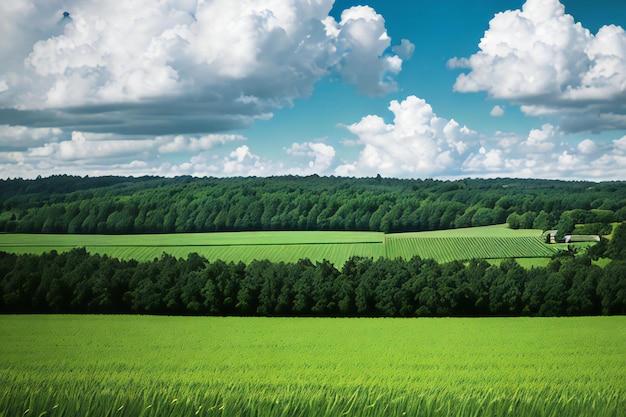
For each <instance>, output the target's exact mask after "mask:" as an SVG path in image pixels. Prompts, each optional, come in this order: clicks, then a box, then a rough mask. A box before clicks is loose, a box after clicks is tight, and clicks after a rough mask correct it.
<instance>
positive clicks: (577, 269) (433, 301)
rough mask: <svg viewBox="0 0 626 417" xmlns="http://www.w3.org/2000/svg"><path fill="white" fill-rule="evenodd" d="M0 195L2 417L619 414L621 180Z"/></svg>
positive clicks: (12, 185) (106, 181) (265, 185)
mask: <svg viewBox="0 0 626 417" xmlns="http://www.w3.org/2000/svg"><path fill="white" fill-rule="evenodd" d="M207 182H210V184H211V186H210V187H209V186H207V185H206V183H207ZM50 183H55V186H54V187H52V186H50ZM257 189H264V190H265V194H263V196H262V199H261V201H262V204H257V205H256V208H257V210H256V211H255V213H256V216H257V217H250V213H251V207H250V205H251V204H255V203H254V201H255V199H250V198H249V196H250V195H252V196H254V195H255V194H256V192H257V191H256V190H257ZM0 190H2V192H0V200H1V204H2V205H1V207H2V213H1V214H0V226H1V227H3V228H4V230H5V232H4V233H3V234H0V295H1V298H0V300H1V301H0V310H1V311H2V312H4V313H13V314H9V315H3V316H0V328H1V330H2V334H3V335H5V337H3V339H2V342H0V351H2V352H3V358H5V361H4V365H3V368H2V373H1V375H0V378H2V379H1V381H2V383H1V386H2V387H4V388H3V390H2V392H0V404H2V408H1V409H0V413H1V415H3V416H5V415H6V416H10V415H15V414H26V415H28V414H32V415H35V414H36V415H50V416H68V415H75V414H76V413H78V414H80V415H83V414H84V415H110V416H116V415H119V416H122V415H129V416H131V415H141V416H163V415H169V416H183V415H206V416H212V415H219V416H254V415H282V416H343V415H358V416H379V415H396V416H404V415H416V416H422V415H424V416H448V415H451V414H453V415H459V416H476V415H504V414H507V415H509V414H510V415H520V416H521V415H524V416H561V415H581V416H582V415H585V416H588V415H592V416H596V415H597V416H621V415H622V410H623V409H624V407H625V406H626V403H625V402H624V398H626V395H625V394H626V387H625V386H624V384H623V381H624V378H625V377H626V373H625V371H624V369H626V357H625V356H624V354H623V352H624V350H625V349H626V345H625V344H624V341H625V340H626V320H624V315H625V314H626V292H625V291H624V289H625V288H626V221H625V220H626V219H625V218H624V215H625V214H626V212H625V211H624V209H623V208H624V207H626V184H624V183H622V182H601V183H593V184H592V183H579V182H555V181H546V180H516V179H497V180H463V181H432V180H429V181H421V180H387V179H380V178H378V179H377V178H370V179H367V178H365V179H345V178H323V177H308V178H299V177H274V178H238V179H234V178H233V179H211V178H206V179H200V178H198V179H195V178H174V179H164V178H152V177H146V178H141V179H138V178H123V177H109V178H79V177H50V178H42V179H36V180H30V181H24V180H4V181H2V187H0ZM370 190H374V191H370ZM464 190H469V191H467V192H465V191H464ZM556 190H560V192H561V194H559V192H557V191H556ZM153 194H155V196H154V197H153ZM294 195H297V196H298V197H297V198H296V197H294ZM223 196H228V197H227V198H228V199H229V204H224V203H221V202H220V200H221V199H222V198H225V197H223ZM391 196H393V197H394V198H391ZM155 198H156V199H158V200H160V201H161V204H159V205H154V204H153V203H146V202H147V201H151V200H153V199H155ZM370 199H371V200H372V202H370V201H369V200H370ZM381 200H382V203H383V204H384V205H385V213H393V215H387V214H385V215H381V214H382V213H380V214H377V213H379V204H377V203H378V202H379V201H381ZM179 201H180V202H183V205H182V206H180V207H181V210H180V212H179V211H177V212H176V215H175V219H176V221H175V222H174V223H173V228H172V229H170V230H171V232H170V233H166V232H165V230H164V228H167V227H169V226H167V224H168V220H167V218H168V217H169V216H171V213H169V212H167V211H163V212H162V213H161V214H159V215H158V217H157V218H159V219H161V222H154V221H153V220H149V219H154V218H155V217H154V216H155V213H154V211H157V210H162V208H168V210H177V209H175V207H177V206H178V205H177V204H178V203H177V202H179ZM566 205H567V206H566ZM144 207H146V208H144ZM199 207H216V208H215V209H214V210H213V211H212V212H211V217H212V218H213V221H212V222H211V223H208V222H206V221H205V222H204V223H202V224H200V222H198V221H197V220H189V219H198V216H199V215H201V214H202V209H199ZM219 207H222V208H223V210H224V211H219V209H218V208H219ZM299 207H301V208H299ZM345 207H347V208H349V209H347V208H345ZM357 207H369V208H368V209H366V210H365V211H362V212H359V211H358V210H357ZM215 210H217V212H215ZM268 210H271V214H272V216H271V217H270V215H269V214H268V213H267V211H268ZM312 210H314V211H316V212H317V213H319V214H318V215H317V217H315V218H312V217H311V218H310V219H306V222H305V220H303V216H304V214H306V213H310V212H311V211H312ZM534 210H537V211H534ZM52 212H54V213H56V215H54V216H52V215H51V214H50V213H52ZM120 212H126V213H130V212H132V213H134V214H133V216H131V217H127V214H124V215H123V216H121V215H120ZM220 213H221V214H220ZM323 213H325V214H323ZM204 214H205V215H206V214H207V213H204ZM477 214H478V215H477ZM409 215H411V217H409ZM90 216H92V217H93V220H91V219H90ZM377 216H380V217H379V219H377ZM122 218H123V219H126V221H125V222H124V224H125V225H126V227H130V228H131V229H129V230H122V229H121V228H122V226H121V225H119V223H115V222H116V221H117V220H116V219H122ZM220 218H223V219H224V220H220ZM48 219H53V221H54V224H52V225H51V224H50V221H49V220H48ZM76 219H79V220H80V222H79V221H77V220H76ZM143 219H145V220H143ZM244 219H245V221H244ZM279 219H284V220H279ZM287 219H292V220H287ZM372 219H374V220H372ZM383 219H384V220H383ZM503 221H504V223H501V222H503ZM90 222H93V223H92V224H95V227H96V228H102V229H101V230H100V233H89V232H93V230H84V231H83V230H82V228H85V227H88V225H89V224H90ZM147 222H148V223H147ZM222 222H223V223H222ZM358 222H360V223H358ZM146 223H147V224H146ZM357 223H358V224H360V225H361V227H360V228H359V230H352V229H357V228H356V227H355V226H354V225H356V224H357ZM114 224H117V226H113V225H114ZM331 224H332V225H333V226H334V227H331V226H330V225H331ZM177 225H178V226H177ZM188 225H194V227H195V228H196V229H195V230H194V231H190V230H187V229H186V227H188ZM235 225H237V226H235ZM301 225H307V227H306V228H305V230H298V229H299V226H301ZM455 226H456V227H455ZM71 227H78V228H79V229H77V230H75V231H74V233H69V230H68V229H69V228H71ZM115 227H117V229H115V232H113V230H109V229H108V228H111V229H113V228H115ZM177 227H182V229H178V230H177ZM383 228H384V229H385V230H383ZM259 229H260V230H259ZM105 230H108V231H109V233H104V231H105ZM134 230H139V231H140V233H132V232H133V231H134ZM607 232H608V233H607ZM566 236H571V237H576V236H578V237H588V236H596V237H598V241H596V240H594V239H592V241H586V240H589V239H586V238H582V239H577V238H573V239H572V238H571V237H570V238H568V239H569V240H570V241H571V242H570V243H564V241H565V237H566ZM554 239H555V241H556V243H551V240H554ZM15 313H19V314H15ZM25 313H29V314H25ZM43 313H46V314H43ZM68 313H69V314H68ZM607 315H608V316H609V317H607ZM207 316H209V317H207ZM93 375H98V377H96V378H95V379H94V378H93Z"/></svg>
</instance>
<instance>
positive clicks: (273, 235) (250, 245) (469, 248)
mask: <svg viewBox="0 0 626 417" xmlns="http://www.w3.org/2000/svg"><path fill="white" fill-rule="evenodd" d="M74 247H85V248H86V249H87V250H88V251H89V252H92V253H100V254H107V255H109V256H113V257H117V258H121V259H131V258H134V259H137V260H142V261H145V260H152V259H154V258H155V257H159V256H160V255H161V254H162V253H163V252H167V253H170V254H172V255H174V256H177V257H186V256H187V255H188V254H189V253H191V252H197V253H198V254H200V255H202V256H204V257H206V258H207V259H209V260H211V261H213V260H217V259H221V260H224V261H227V262H229V261H235V262H238V261H243V262H250V261H252V260H253V259H269V260H270V261H274V262H279V261H285V262H296V261H298V260H299V259H303V258H309V259H311V260H312V261H313V262H315V261H322V260H324V259H327V260H329V261H330V262H332V263H333V264H335V265H338V266H340V265H343V264H344V263H345V261H346V260H347V259H349V258H350V257H351V256H363V257H371V258H374V259H377V258H379V257H381V256H387V257H390V258H397V257H402V258H405V259H410V258H412V257H413V256H415V255H419V256H421V257H422V258H433V259H435V260H437V261H439V262H448V261H452V260H457V259H458V260H467V259H472V258H485V259H501V258H538V259H539V258H549V257H550V256H552V255H553V254H554V253H555V251H556V249H555V246H554V245H552V246H551V245H546V244H545V243H543V241H542V239H541V231H538V230H511V229H509V228H508V227H506V225H498V226H486V227H474V228H467V229H454V230H443V231H435V232H419V233H394V234H386V235H385V234H383V233H377V232H234V233H190V234H165V235H158V234H157V235H119V236H115V235H113V236H112V235H45V234H44V235H27V234H0V250H4V251H9V252H14V253H44V252H49V251H51V250H53V249H54V250H56V251H59V252H60V251H65V250H70V249H71V248H74Z"/></svg>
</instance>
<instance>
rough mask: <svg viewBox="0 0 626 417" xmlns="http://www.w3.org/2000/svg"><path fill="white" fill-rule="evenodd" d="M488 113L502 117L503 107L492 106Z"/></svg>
mask: <svg viewBox="0 0 626 417" xmlns="http://www.w3.org/2000/svg"><path fill="white" fill-rule="evenodd" d="M489 114H491V116H493V117H502V116H504V109H503V108H502V107H500V106H494V107H493V109H491V112H490V113H489Z"/></svg>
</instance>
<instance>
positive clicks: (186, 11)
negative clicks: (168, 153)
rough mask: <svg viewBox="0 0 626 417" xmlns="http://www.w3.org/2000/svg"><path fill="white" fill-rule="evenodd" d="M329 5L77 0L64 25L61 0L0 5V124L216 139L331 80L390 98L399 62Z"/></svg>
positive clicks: (378, 35)
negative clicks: (334, 13)
mask: <svg viewBox="0 0 626 417" xmlns="http://www.w3.org/2000/svg"><path fill="white" fill-rule="evenodd" d="M333 2H334V1H333V0H311V1H306V2H303V1H299V0H250V1H246V2H238V1H237V2H233V1H230V0H215V1H210V2H202V1H193V0H172V1H167V2H154V1H149V0H138V1H133V2H100V1H96V0H86V1H81V2H71V3H69V4H70V5H71V9H70V10H68V12H69V13H70V16H69V17H67V18H65V17H64V18H61V17H62V16H63V13H64V11H66V9H65V7H69V6H67V5H68V3H67V2H65V1H59V0H45V1H44V0H34V1H27V0H14V1H11V2H3V3H2V5H1V6H0V15H1V17H0V19H2V24H1V25H0V56H2V63H1V64H0V124H11V125H22V126H28V127H57V128H62V129H64V130H67V131H71V130H79V131H87V132H108V133H122V134H153V135H166V134H179V133H215V132H219V131H224V130H227V129H233V128H241V127H245V126H247V125H249V124H250V123H251V122H252V121H253V120H255V119H266V118H269V117H271V115H272V111H273V110H274V109H276V108H280V107H284V106H289V105H291V104H292V103H293V100H295V99H297V98H300V97H306V96H308V95H310V94H311V92H312V90H313V88H314V85H315V83H316V82H317V81H319V80H320V79H321V78H323V77H326V76H329V75H332V74H336V75H337V76H339V77H340V78H341V79H342V80H343V81H344V82H346V83H350V84H353V85H354V86H355V87H356V88H357V89H358V90H359V91H361V92H363V93H365V94H370V95H381V94H386V93H388V92H390V91H394V90H395V89H396V84H395V81H394V79H393V76H394V75H396V74H398V73H399V72H400V71H401V68H402V58H400V57H399V56H398V55H396V53H394V52H393V51H392V50H391V38H389V36H387V32H386V29H385V22H384V19H383V17H382V16H381V15H379V14H377V13H376V12H375V11H374V9H372V8H370V7H367V6H359V7H353V8H351V9H348V10H345V11H344V12H343V13H342V15H341V19H340V21H335V19H333V18H332V17H330V16H329V15H328V13H329V11H330V10H331V8H332V5H333ZM59 19H60V20H59ZM399 46H400V47H401V48H400V50H399V52H400V53H401V54H403V55H404V56H407V53H408V51H409V50H410V43H409V44H407V43H406V42H404V43H402V44H401V45H399Z"/></svg>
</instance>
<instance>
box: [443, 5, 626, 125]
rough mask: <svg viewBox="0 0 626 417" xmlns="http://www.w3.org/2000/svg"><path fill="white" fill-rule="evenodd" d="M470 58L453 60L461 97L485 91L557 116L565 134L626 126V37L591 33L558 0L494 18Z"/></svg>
mask: <svg viewBox="0 0 626 417" xmlns="http://www.w3.org/2000/svg"><path fill="white" fill-rule="evenodd" d="M478 47H479V49H480V50H479V51H478V52H477V53H476V54H474V55H472V56H470V57H469V58H453V59H451V60H450V61H449V62H448V67H450V68H467V69H469V72H467V73H463V74H461V75H459V76H458V78H457V80H456V83H455V85H454V89H455V90H456V91H458V92H478V91H485V92H487V93H488V95H489V96H490V97H491V98H495V99H505V100H510V101H511V102H513V103H515V104H519V105H521V109H522V111H523V112H524V113H526V114H527V115H532V116H545V115H556V116H559V117H560V118H561V123H560V125H561V128H562V129H564V130H565V131H584V130H594V131H600V130H611V129H621V128H626V32H624V29H623V28H621V27H619V26H614V25H609V26H604V27H601V28H600V30H599V31H598V32H597V33H596V34H592V33H591V32H590V31H589V30H588V29H586V28H584V27H583V26H582V25H581V24H580V23H576V22H575V20H574V18H573V17H572V16H571V15H568V14H566V13H565V7H564V6H563V5H562V4H561V3H560V2H559V1H558V0H527V1H526V3H525V4H524V5H523V7H522V10H510V11H506V12H503V13H499V14H497V15H496V16H495V17H494V18H493V19H492V20H491V22H490V24H489V29H488V30H487V31H486V32H485V34H484V37H483V38H482V39H481V41H480V43H479V45H478Z"/></svg>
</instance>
